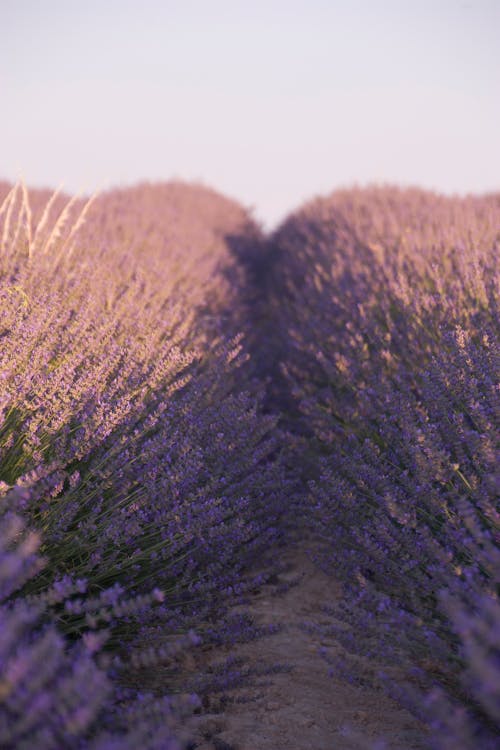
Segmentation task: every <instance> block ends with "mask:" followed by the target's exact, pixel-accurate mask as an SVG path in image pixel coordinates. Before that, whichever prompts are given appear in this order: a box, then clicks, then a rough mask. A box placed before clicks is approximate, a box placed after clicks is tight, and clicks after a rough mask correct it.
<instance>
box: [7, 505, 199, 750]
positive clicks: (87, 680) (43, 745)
mask: <svg viewBox="0 0 500 750" xmlns="http://www.w3.org/2000/svg"><path fill="white" fill-rule="evenodd" d="M14 494H15V493H14ZM11 499H12V498H11ZM14 499H15V498H14ZM39 544H40V540H39V538H38V536H37V534H35V533H33V532H29V531H28V530H27V529H26V528H25V525H24V522H23V521H22V520H21V518H20V517H19V516H18V515H16V514H15V513H13V512H12V511H7V512H2V515H1V518H0V590H1V594H0V675H1V679H0V744H1V746H2V747H3V748H5V749H6V750H8V749H9V748H11V749H12V750H14V748H15V749H16V750H18V749H20V748H32V747H37V748H40V749H41V750H51V749H52V748H54V750H56V749H58V748H61V747H64V748H68V749H70V748H75V750H76V748H84V747H85V748H93V749H95V750H97V749H99V750H111V749H112V748H130V749H131V750H132V748H136V747H144V748H148V749H150V750H180V748H181V746H182V745H183V744H184V743H183V740H182V739H177V738H176V729H177V730H180V734H181V735H182V731H181V726H180V723H181V722H182V718H183V713H184V715H186V711H189V705H188V704H189V700H188V699H187V697H186V698H184V700H179V699H174V700H169V699H168V698H164V699H163V701H162V702H161V710H159V707H155V699H154V698H153V696H146V695H144V696H140V695H139V696H134V697H133V696H132V695H131V694H130V693H129V694H128V695H127V693H126V691H123V690H119V689H117V688H116V687H114V686H113V682H112V680H111V679H110V677H109V674H108V672H110V671H111V670H110V669H109V667H108V668H106V666H105V664H106V661H107V660H106V659H105V658H104V657H103V655H102V653H101V650H102V645H103V644H104V643H105V641H106V632H105V631H102V630H101V631H94V632H92V633H90V632H89V633H87V634H86V635H85V636H84V637H83V638H81V639H79V640H78V641H77V642H75V643H72V644H69V643H68V642H67V641H66V640H65V639H64V638H63V637H62V636H61V634H60V632H58V629H57V627H56V626H55V624H54V623H53V622H52V621H51V618H50V616H49V614H48V612H49V610H50V605H54V604H55V603H56V602H58V603H61V602H63V603H64V602H66V604H67V605H68V604H69V603H70V602H72V599H71V595H72V594H75V593H80V594H81V593H82V592H83V591H84V585H83V582H82V581H78V582H75V583H73V584H71V583H70V582H69V581H66V585H65V587H64V591H63V590H62V587H61V586H60V585H59V586H57V585H56V586H54V587H53V588H52V589H48V590H47V591H45V592H44V593H43V595H41V596H38V597H31V598H26V597H24V598H13V596H14V594H15V593H16V591H17V590H18V588H19V587H22V586H23V584H24V583H25V582H26V580H29V579H30V578H31V577H32V576H36V575H37V573H38V571H39V570H40V568H41V567H43V564H44V562H43V560H42V559H41V558H40V556H39V554H38V549H39ZM108 598H109V597H108ZM106 599H107V597H106V592H104V593H103V595H102V596H101V597H100V602H99V606H100V607H101V608H104V607H106V603H107V602H106ZM73 604H74V601H73ZM86 606H87V607H88V609H89V610H90V609H91V607H92V605H91V604H90V602H86ZM123 606H125V609H126V608H127V603H126V602H124V603H123ZM133 606H134V605H133V603H132V606H131V603H128V607H129V608H132V609H133ZM99 660H100V662H101V664H100V665H99V664H98V663H97V662H98V661H99ZM156 703H158V701H156ZM191 704H192V705H191V710H192V708H193V707H194V705H195V704H193V702H192V701H191Z"/></svg>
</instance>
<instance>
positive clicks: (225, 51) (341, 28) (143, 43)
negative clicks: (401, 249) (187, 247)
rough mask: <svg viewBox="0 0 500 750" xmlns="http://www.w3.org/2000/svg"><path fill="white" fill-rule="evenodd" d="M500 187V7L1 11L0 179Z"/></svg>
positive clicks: (252, 189) (56, 4)
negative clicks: (169, 180)
mask: <svg viewBox="0 0 500 750" xmlns="http://www.w3.org/2000/svg"><path fill="white" fill-rule="evenodd" d="M19 176H23V177H24V179H25V180H26V181H27V183H28V184H31V185H35V186H49V187H55V186H57V185H59V184H60V183H63V184H64V186H65V188H66V189H67V190H69V191H78V190H83V191H85V192H91V191H93V190H95V189H103V188H106V187H110V186H112V185H128V184H133V183H134V182H137V181H139V180H142V179H150V180H168V179H171V178H173V177H176V178H181V179H185V180H196V181H201V182H203V183H204V184H206V185H209V186H211V187H214V188H215V189H217V190H219V191H221V192H222V193H224V194H226V195H228V196H229V197H232V198H235V199H237V200H239V201H241V202H242V203H243V204H244V205H245V206H248V207H253V208H254V215H255V217H256V218H257V219H259V220H260V221H262V222H263V223H264V224H265V225H266V226H267V227H271V226H273V225H275V224H276V223H277V222H278V221H279V220H280V219H282V218H283V217H284V215H285V214H286V213H287V212H289V211H291V210H293V209H294V208H296V207H297V206H298V205H299V204H300V203H301V202H302V201H303V200H305V199H307V198H311V197H313V196H315V195H317V194H319V193H325V192H329V191H331V190H333V189H334V188H337V187H344V186H349V185H352V184H355V183H356V184H359V185H365V184H368V183H373V182H378V183H380V182H392V183H399V184H403V185H408V184H413V185H420V186H422V187H428V188H434V189H437V190H440V191H444V192H459V193H464V192H484V191H491V190H495V189H496V190H499V189H500V0H468V1H467V0H247V1H245V2H242V1H240V0H205V1H202V0H140V1H139V0H84V1H83V2H82V1H81V0H78V1H76V0H0V178H7V179H10V180H14V179H16V178H18V177H19Z"/></svg>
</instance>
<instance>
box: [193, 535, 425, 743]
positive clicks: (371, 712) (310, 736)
mask: <svg viewBox="0 0 500 750" xmlns="http://www.w3.org/2000/svg"><path fill="white" fill-rule="evenodd" d="M283 559H284V561H286V562H288V563H289V566H290V567H289V570H288V571H287V572H286V573H284V574H281V575H280V582H281V583H282V584H283V583H286V582H290V581H292V580H294V579H297V581H298V582H297V584H296V585H294V586H292V587H290V588H288V590H287V591H285V592H284V593H282V594H279V595H277V594H276V587H274V592H273V587H271V586H267V587H263V588H262V590H261V591H260V593H259V594H257V595H255V596H254V597H253V598H252V601H251V602H250V604H249V606H247V607H244V608H239V609H241V611H246V612H250V614H251V615H252V616H253V617H254V618H255V622H256V623H257V624H260V625H266V624H270V623H280V624H282V625H283V626H284V627H283V629H282V630H281V631H279V632H277V633H275V634H273V635H268V636H266V637H264V638H260V639H258V640H255V641H250V642H248V643H243V644H237V645H236V646H233V647H232V648H230V649H229V648H220V649H217V650H216V651H214V652H213V654H208V655H207V656H208V663H217V662H220V661H221V660H223V659H224V658H227V656H234V657H237V658H241V659H245V660H246V661H248V663H249V664H250V665H252V666H257V667H258V666H260V665H262V666H266V665H267V666H269V665H271V664H273V663H276V662H279V663H281V664H283V663H288V664H289V665H290V666H291V670H290V671H288V672H282V673H277V674H271V675H268V676H266V678H265V679H264V680H263V679H262V678H260V684H256V685H253V686H252V687H248V686H245V687H243V688H237V689H233V690H230V691H228V692H227V698H228V699H229V701H226V703H224V704H223V708H222V712H221V713H219V711H221V707H220V706H219V707H218V712H217V713H212V714H209V715H205V716H203V717H200V733H199V735H198V736H199V742H198V744H197V745H196V747H197V750H334V749H335V750H355V749H359V748H364V747H369V746H370V745H371V742H369V743H368V746H366V745H365V744H364V742H363V740H362V739H360V737H359V734H357V735H356V733H362V734H363V735H364V736H365V737H367V738H368V739H369V740H375V739H377V738H379V737H381V736H383V737H384V738H385V740H386V742H387V745H385V747H386V748H387V750H396V749H397V750H413V749H416V748H421V747H423V743H422V738H423V736H424V734H423V729H422V726H421V725H420V724H419V723H418V722H417V721H416V720H415V719H414V718H413V717H412V716H411V715H410V714H409V713H407V712H406V711H404V710H402V709H401V708H399V707H398V705H397V704H396V703H394V702H392V701H391V700H390V699H389V698H387V697H386V696H385V695H384V693H382V692H378V691H374V690H372V689H366V688H360V687H358V686H353V685H350V684H348V683H346V682H344V681H340V680H338V679H335V678H332V677H329V676H328V667H327V665H326V663H325V662H324V660H323V659H322V658H321V656H320V655H319V654H318V649H319V648H320V647H321V646H326V647H328V648H329V649H332V648H335V643H334V641H332V640H329V641H327V640H324V639H321V638H320V637H319V636H315V635H310V634H308V633H307V632H305V631H304V629H302V628H301V627H300V625H301V623H302V622H304V621H308V620H309V621H315V622H321V621H322V620H324V614H323V613H322V612H321V605H322V603H323V602H325V601H330V602H331V601H332V597H333V596H335V595H339V591H338V589H337V590H336V591H335V586H334V584H333V583H332V579H331V578H329V577H327V576H326V575H325V574H324V573H322V572H321V571H320V570H318V568H317V567H316V566H315V565H314V564H313V563H312V562H311V561H310V559H309V558H308V555H307V552H306V550H305V549H294V548H290V549H289V550H287V551H286V552H285V553H284V555H283ZM237 611H238V610H237ZM212 657H213V659H212ZM210 659H212V661H210ZM345 725H349V726H350V727H351V728H352V732H353V733H354V734H351V735H349V734H348V733H347V732H346V730H345V729H343V727H345Z"/></svg>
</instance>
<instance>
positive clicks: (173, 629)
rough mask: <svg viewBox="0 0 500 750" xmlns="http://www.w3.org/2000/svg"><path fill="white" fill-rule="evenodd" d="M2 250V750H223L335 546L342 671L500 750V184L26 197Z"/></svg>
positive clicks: (429, 737)
mask: <svg viewBox="0 0 500 750" xmlns="http://www.w3.org/2000/svg"><path fill="white" fill-rule="evenodd" d="M0 242H1V250H0V264H1V265H0V379H1V387H0V495H1V498H2V500H1V506H0V507H1V512H0V597H1V598H0V618H1V622H0V747H2V748H6V749H11V750H14V748H16V749H17V748H26V749H28V748H39V749H40V750H52V749H53V750H58V749H59V748H69V749H70V750H72V749H75V750H77V749H78V750H80V748H82V749H83V748H85V749H88V750H118V749H119V748H120V749H121V748H125V749H126V748H129V749H130V750H132V749H135V748H144V750H180V748H191V749H192V750H194V748H197V747H200V748H203V750H206V748H207V747H209V745H208V744H207V742H206V741H205V740H203V739H200V737H199V736H197V735H196V731H195V729H194V727H195V726H196V721H195V720H197V719H198V720H201V719H202V717H203V715H204V713H206V712H207V711H208V708H207V706H209V705H211V704H210V700H211V693H212V692H213V693H215V692H219V693H220V691H221V690H224V689H225V688H229V687H230V684H231V681H233V682H235V681H238V680H240V681H242V682H244V681H245V673H244V671H241V673H238V672H237V670H236V671H234V670H233V672H231V670H230V668H229V666H230V664H231V662H230V661H229V662H228V664H229V666H228V665H226V667H224V668H223V669H222V668H221V671H220V672H219V673H218V674H215V675H214V674H213V673H212V674H211V675H209V674H206V673H205V672H204V670H203V659H200V657H199V654H200V653H204V652H205V653H206V652H207V651H208V650H212V651H213V650H215V651H216V650H217V648H219V647H220V646H221V644H223V645H225V646H226V647H229V648H230V647H231V644H234V643H236V642H244V641H247V642H250V643H253V641H254V640H255V639H258V638H259V637H264V636H265V635H266V633H265V632H261V631H259V628H258V627H257V626H255V625H254V624H253V623H252V621H251V618H249V617H246V616H238V615H237V614H235V612H236V610H235V607H238V606H239V605H241V604H248V603H249V602H250V604H251V601H252V596H253V595H254V592H256V591H259V589H260V588H261V587H262V586H264V585H266V584H267V583H269V582H271V583H272V582H273V580H276V576H278V575H279V573H280V571H281V569H282V559H283V557H284V556H286V554H288V553H289V551H290V550H291V549H296V548H297V549H298V548H303V547H304V545H307V547H308V549H309V550H310V553H311V557H312V558H313V560H314V563H315V565H316V566H317V567H318V569H320V570H321V571H323V573H325V574H326V575H327V576H328V577H329V579H330V578H331V581H332V587H331V591H332V594H331V597H330V595H329V593H328V592H329V590H330V589H329V588H328V587H327V588H326V595H324V594H323V593H322V594H321V596H322V597H323V596H324V601H322V616H321V618H318V619H317V621H312V622H308V623H305V624H304V628H305V629H306V630H308V632H310V633H312V634H315V637H316V636H317V637H318V638H319V639H320V640H321V639H323V640H324V641H325V642H328V639H329V640H330V642H331V641H332V640H333V641H334V642H335V644H336V646H335V648H333V649H330V648H328V647H324V648H322V649H321V650H320V653H319V654H318V659H317V673H318V680H319V679H320V676H322V675H324V674H325V673H326V674H330V675H331V679H332V681H333V679H334V678H335V679H336V680H341V681H345V682H346V683H348V684H350V685H355V686H356V685H359V686H362V687H363V689H365V690H373V691H380V690H381V689H383V690H384V691H385V692H386V693H387V694H388V695H389V696H390V698H391V699H392V700H393V701H395V702H396V703H398V704H400V705H401V706H403V707H404V708H405V710H406V711H407V712H408V714H409V715H410V714H411V715H412V716H414V717H415V720H416V721H417V722H419V726H421V727H422V733H421V738H420V740H419V741H420V742H421V743H422V744H421V745H419V746H422V747H429V748H434V749H436V750H455V749H456V750H461V749H462V750H475V749H476V748H481V749H484V750H494V749H495V748H497V747H498V743H499V735H500V646H499V644H500V603H499V600H498V595H499V584H500V550H499V544H500V515H499V511H500V509H499V506H498V498H499V493H498V486H499V482H498V469H497V459H498V453H499V441H498V417H499V405H500V400H499V385H498V371H499V348H498V333H499V323H500V319H499V307H498V302H499V273H498V269H499V267H500V263H499V260H500V259H499V254H500V196H499V195H489V196H483V197H474V196H470V197H467V198H448V197H443V196H440V195H435V194H432V193H427V192H423V191H419V190H416V189H411V190H409V189H408V190H400V189H397V188H368V189H364V190H361V189H356V190H354V189H353V190H346V191H337V192H335V193H333V194H332V195H330V196H327V197H324V198H317V199H315V200H313V201H312V202H310V203H308V204H306V205H305V206H303V207H302V208H300V209H299V210H297V211H296V212H294V213H292V214H291V215H290V216H289V218H288V219H287V220H286V221H284V222H283V223H282V224H281V226H279V227H278V229H277V230H276V231H274V232H273V233H272V234H270V235H269V234H268V235H266V234H265V233H264V232H263V231H262V229H261V228H260V227H259V226H258V225H257V224H256V222H255V221H254V220H253V219H252V217H251V215H250V214H249V213H248V212H247V211H245V210H244V209H243V208H242V207H240V206H239V205H238V204H237V203H234V202H233V201H230V200H228V199H226V198H224V197H222V196H220V195H219V194H217V193H215V192H214V191H212V190H209V189H207V188H204V187H200V186H195V185H187V184H183V183H175V182H173V183H167V184H146V183H145V184H142V185H138V186H136V187H134V188H128V189H116V190H112V191H110V192H108V193H104V194H102V195H99V196H95V197H94V198H91V199H90V200H83V199H81V198H76V197H70V196H67V195H63V194H55V195H52V194H51V193H50V192H49V191H44V190H29V191H28V190H27V188H26V187H25V186H24V185H22V184H19V185H14V186H13V185H10V184H7V183H0ZM338 586H340V588H341V590H342V596H341V597H340V598H339V597H338V596H334V595H333V591H334V589H335V587H338ZM272 629H273V628H270V630H272ZM290 650H291V653H290V661H292V660H293V643H292V644H291V649H290ZM193 665H194V666H193ZM270 672H272V666H271V667H270ZM152 674H153V675H155V674H156V675H158V674H161V675H162V677H161V680H158V679H156V680H151V675H152ZM247 677H248V675H247ZM290 679H293V677H292V676H291V677H290ZM332 684H333V682H332ZM228 710H229V709H228ZM259 721H260V719H259ZM382 724H383V718H382ZM327 740H328V738H327ZM327 740H326V741H327ZM331 741H332V742H333V738H331ZM221 742H222V741H219V744H218V745H217V741H214V744H213V745H212V746H211V747H215V748H216V750H221V748H224V747H225V748H226V750H227V748H228V747H229V745H227V743H226V744H225V745H224V743H222V744H221ZM383 742H384V736H383V733H382V736H381V737H380V739H379V740H378V744H374V743H373V741H372V740H371V739H370V738H368V737H365V738H364V739H363V738H362V737H361V736H360V737H359V739H358V741H357V745H356V747H359V748H371V747H373V748H374V747H378V748H381V747H387V748H388V749H389V748H393V747H394V748H395V747H400V748H402V747H409V745H404V744H400V745H395V744H393V742H392V740H391V739H388V740H387V744H386V745H384V744H383ZM327 746H330V745H327ZM332 746H333V745H332ZM335 746H338V745H335ZM245 747H246V746H245ZM254 747H255V750H259V746H258V745H257V744H256V745H254ZM339 747H340V746H339ZM345 747H346V748H347V747H348V745H347V744H346V745H345ZM349 747H351V745H349ZM292 750H293V749H292ZM297 750H299V748H298V747H297ZM318 750H319V748H318Z"/></svg>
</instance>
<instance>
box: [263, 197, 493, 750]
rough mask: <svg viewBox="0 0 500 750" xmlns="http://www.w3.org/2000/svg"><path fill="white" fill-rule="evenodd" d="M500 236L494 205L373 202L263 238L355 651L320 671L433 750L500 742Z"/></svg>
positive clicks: (297, 436) (333, 203)
mask: <svg viewBox="0 0 500 750" xmlns="http://www.w3.org/2000/svg"><path fill="white" fill-rule="evenodd" d="M499 226H500V201H499V199H498V196H489V197H484V198H465V199H447V198H442V197H439V196H434V195H432V194H427V193H423V192H420V191H416V190H414V191H398V190H392V189H373V190H367V191H351V192H340V193H336V194H333V195H332V196H330V197H329V198H325V199H318V200H316V201H314V202H312V203H311V204H308V205H306V206H305V207H304V208H303V209H302V210H301V211H299V212H297V213H296V214H295V215H293V216H291V217H290V219H288V220H287V221H286V222H285V223H284V224H283V225H282V226H281V227H280V228H279V230H278V231H277V232H276V233H275V235H274V236H273V237H272V238H271V239H270V242H269V246H270V252H271V257H272V259H273V263H272V266H271V267H272V273H273V276H272V281H271V282H270V283H269V284H268V289H269V293H268V296H267V299H266V300H265V304H264V305H263V307H264V310H265V314H266V315H267V317H268V319H273V320H274V331H275V333H274V342H273V343H274V346H275V352H276V353H277V355H278V358H279V359H280V361H281V371H280V372H278V373H277V374H276V377H275V382H277V383H278V391H279V393H280V394H281V395H280V398H281V400H282V403H284V404H285V408H286V409H287V419H288V423H289V426H290V432H291V437H290V444H291V445H294V446H295V448H294V449H295V450H296V451H297V452H298V453H299V454H300V456H301V459H302V466H303V470H304V471H303V477H304V481H305V482H306V483H307V491H306V492H305V501H304V502H305V507H304V515H308V517H309V519H310V528H311V529H312V530H314V532H315V533H316V539H317V550H316V556H317V560H318V563H319V564H320V565H322V566H323V568H324V569H325V570H326V571H329V572H332V573H334V574H335V575H336V576H340V577H341V579H342V580H343V583H344V590H345V598H344V600H343V601H342V604H341V605H339V606H335V607H333V606H328V603H325V609H326V611H329V612H330V613H331V615H332V621H331V626H329V627H328V628H327V630H328V631H329V632H331V633H333V634H335V636H336V637H337V638H338V639H339V640H340V642H341V643H342V644H343V646H344V648H345V653H344V656H343V658H342V659H340V658H337V657H334V656H333V655H332V654H329V653H325V658H326V659H327V661H329V662H330V664H331V669H332V670H337V672H339V673H340V674H342V675H343V676H344V677H346V678H347V679H350V680H358V681H361V682H363V683H371V684H380V683H381V682H382V683H383V684H384V685H385V686H386V687H387V689H388V690H390V692H391V693H392V694H393V695H395V696H396V697H397V698H399V699H400V700H401V701H402V702H403V703H404V705H406V706H408V707H410V708H411V709H412V710H413V711H414V712H415V714H416V715H417V716H418V717H420V718H421V719H422V720H423V721H424V722H426V723H427V724H428V725H429V726H431V727H432V728H433V733H432V743H433V746H434V747H436V748H441V749H443V748H452V747H453V748H470V749H472V748H474V747H478V746H481V747H484V748H487V747H491V748H493V747H494V746H496V744H495V743H496V741H497V740H498V731H499V722H500V703H499V697H500V696H499V693H498V685H499V684H500V671H499V664H500V662H499V653H498V643H499V642H500V631H499V625H500V606H499V604H498V584H499V579H498V573H499V570H500V551H499V541H500V526H499V520H500V519H499V514H498V474H497V460H498V416H499V414H498V411H499V410H498V405H499V399H498V364H499V358H498V353H499V352H498V332H499V312H498V296H499V295H498V291H499V290H498V280H499V278H498V268H499V267H500V266H499V251H500V235H499V233H498V228H499ZM283 394H284V395H283ZM319 627H320V626H319V625H318V628H319ZM359 657H362V658H361V660H360V658H359ZM360 663H363V664H364V665H365V666H364V667H363V668H362V669H360V668H359V664H360ZM356 664H358V668H356V666H355V665H356Z"/></svg>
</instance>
